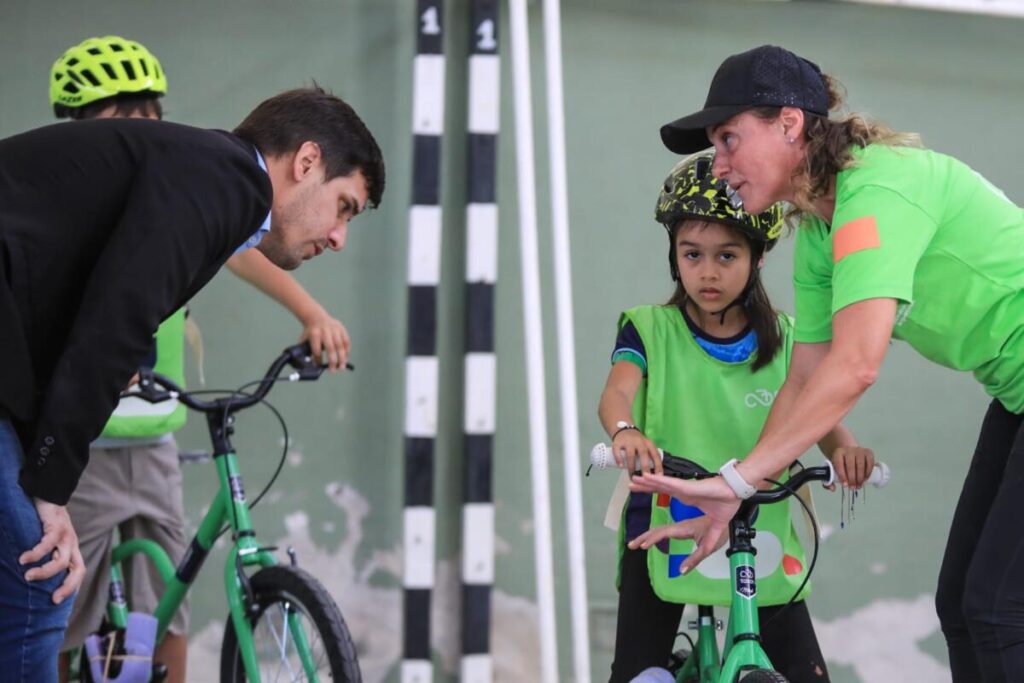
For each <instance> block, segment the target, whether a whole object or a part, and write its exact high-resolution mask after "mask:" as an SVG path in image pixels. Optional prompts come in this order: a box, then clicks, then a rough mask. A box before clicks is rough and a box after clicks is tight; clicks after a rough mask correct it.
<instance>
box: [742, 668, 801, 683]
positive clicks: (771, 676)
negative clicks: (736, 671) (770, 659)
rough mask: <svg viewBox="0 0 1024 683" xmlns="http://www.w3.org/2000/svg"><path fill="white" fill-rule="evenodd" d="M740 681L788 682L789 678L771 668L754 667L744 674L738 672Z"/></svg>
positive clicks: (757, 682) (747, 682)
mask: <svg viewBox="0 0 1024 683" xmlns="http://www.w3.org/2000/svg"><path fill="white" fill-rule="evenodd" d="M739 680H740V681H741V683H789V679H787V678H786V677H785V676H783V675H782V674H780V673H779V672H778V671H772V670H771V669H754V670H753V671H750V672H749V673H747V675H746V676H744V675H742V674H740V678H739Z"/></svg>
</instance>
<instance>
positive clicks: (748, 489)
mask: <svg viewBox="0 0 1024 683" xmlns="http://www.w3.org/2000/svg"><path fill="white" fill-rule="evenodd" d="M737 462H738V461H737V460H736V458H733V459H732V460H730V461H729V462H727V463H725V464H724V465H722V467H721V468H720V469H719V470H718V473H719V474H721V475H722V479H725V483H726V484H728V485H729V488H731V489H732V492H733V493H735V494H736V497H737V498H739V499H740V500H746V499H747V498H750V497H751V496H752V495H754V494H755V493H757V488H755V487H753V486H751V485H750V484H748V483H747V480H746V479H744V478H743V477H742V475H740V473H739V472H737V471H736V463H737Z"/></svg>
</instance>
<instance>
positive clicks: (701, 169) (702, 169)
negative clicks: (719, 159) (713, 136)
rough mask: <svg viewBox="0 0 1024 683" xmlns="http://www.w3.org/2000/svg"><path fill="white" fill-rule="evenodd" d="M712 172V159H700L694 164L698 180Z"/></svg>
mask: <svg viewBox="0 0 1024 683" xmlns="http://www.w3.org/2000/svg"><path fill="white" fill-rule="evenodd" d="M710 172H711V159H698V160H697V163H696V164H695V165H694V173H695V174H696V176H697V179H698V180H703V179H704V178H705V177H706V176H707V175H708V174H709V173H710Z"/></svg>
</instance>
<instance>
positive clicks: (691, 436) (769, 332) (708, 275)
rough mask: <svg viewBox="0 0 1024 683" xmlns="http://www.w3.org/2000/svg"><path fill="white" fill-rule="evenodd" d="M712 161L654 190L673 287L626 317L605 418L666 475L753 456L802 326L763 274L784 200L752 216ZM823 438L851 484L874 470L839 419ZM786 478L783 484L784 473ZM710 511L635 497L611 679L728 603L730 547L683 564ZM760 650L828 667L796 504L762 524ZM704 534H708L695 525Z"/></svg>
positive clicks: (620, 446)
mask: <svg viewBox="0 0 1024 683" xmlns="http://www.w3.org/2000/svg"><path fill="white" fill-rule="evenodd" d="M713 161H714V159H713V155H712V154H711V153H710V152H702V153H698V154H695V155H693V156H691V157H689V158H687V159H685V160H684V161H682V162H680V163H679V164H678V165H677V166H676V167H675V168H673V169H672V172H671V173H670V174H669V176H668V178H667V179H666V180H665V184H664V187H663V188H662V191H661V194H660V196H659V198H658V205H657V211H656V218H657V220H658V222H659V223H661V224H662V225H664V226H665V228H666V230H667V231H668V235H669V240H670V242H669V245H670V246H669V268H670V271H671V274H672V279H673V280H674V281H675V283H676V289H675V293H674V294H673V295H672V298H671V299H670V300H669V302H668V303H667V304H665V305H662V306H639V307H637V308H632V309H630V310H628V311H626V312H625V313H623V314H622V317H621V318H620V320H619V334H618V338H617V340H616V345H615V351H614V353H613V355H612V369H611V372H610V373H609V375H608V381H607V383H606V385H605V389H604V392H603V394H602V395H601V403H600V407H599V411H598V412H599V415H600V417H601V422H602V424H603V426H604V428H605V430H607V432H608V434H609V436H610V437H611V438H612V450H613V452H614V454H615V457H616V459H617V460H619V462H620V464H621V465H624V466H626V467H627V468H628V471H633V470H634V467H635V466H636V465H638V464H639V466H640V467H641V468H642V469H645V470H653V471H654V472H658V473H660V471H661V460H660V457H659V455H658V448H662V449H664V450H666V451H668V452H670V453H673V454H676V455H680V456H683V457H686V458H689V459H691V460H693V461H695V462H698V463H700V464H701V465H703V466H704V467H705V468H707V469H708V470H711V471H714V470H717V469H719V468H720V467H722V465H724V464H725V463H726V462H727V461H728V460H730V459H731V458H734V457H736V456H737V455H742V454H744V453H747V452H748V451H749V450H750V448H751V447H752V446H753V444H754V443H756V442H757V438H758V435H759V434H760V432H761V428H762V427H763V426H764V422H765V420H766V419H767V417H768V412H769V410H770V409H771V405H772V402H773V400H774V398H775V394H776V393H777V392H778V390H779V387H780V386H782V383H783V381H784V380H785V377H786V371H787V369H788V366H789V360H790V355H791V352H792V346H793V339H792V331H793V322H792V320H790V318H788V317H787V316H786V315H784V314H780V313H777V312H776V311H775V310H774V309H773V308H772V306H771V303H770V302H769V300H768V296H767V293H766V292H765V289H764V286H763V285H762V283H761V280H760V277H759V271H760V268H761V266H762V265H763V259H764V254H765V253H766V252H767V251H768V250H769V249H771V248H772V246H774V244H775V242H776V240H777V239H778V237H779V235H780V233H781V231H782V224H783V210H782V207H781V205H779V204H775V205H772V206H770V207H769V208H768V209H766V210H765V211H764V212H762V213H759V214H756V215H751V214H749V213H746V212H745V211H743V210H742V208H741V207H740V206H738V204H739V202H736V204H734V203H733V202H732V201H731V198H730V196H729V195H730V194H731V193H729V192H728V190H727V187H726V185H725V184H724V183H721V182H719V181H717V180H716V179H715V178H714V176H713V175H712V174H711V166H712V163H713ZM819 446H820V447H821V450H822V451H823V452H824V453H825V454H826V455H827V456H828V457H829V458H830V459H831V460H832V461H833V463H834V464H835V465H836V469H837V474H838V478H839V480H840V482H841V483H843V484H844V485H849V486H851V487H854V488H857V487H859V486H860V485H861V484H862V483H863V481H864V480H865V479H866V477H867V474H868V473H869V472H870V471H871V468H872V466H873V465H874V457H873V455H872V453H871V451H870V450H868V449H865V448H860V447H858V446H857V443H856V441H855V440H854V438H853V436H852V435H851V434H850V432H849V431H848V430H846V428H845V427H843V426H842V425H839V426H838V427H837V428H836V429H834V430H833V431H832V432H830V433H829V434H828V435H827V436H826V437H825V438H824V439H822V441H821V442H820V444H819ZM781 478H783V479H784V478H785V475H782V476H781ZM701 515H702V513H701V512H700V510H698V509H697V508H693V507H689V506H687V505H685V504H683V503H682V502H680V501H679V500H676V499H672V498H670V497H669V496H657V497H652V496H651V495H650V494H644V493H632V494H630V497H629V500H628V502H627V503H626V506H625V509H624V514H623V521H624V524H622V525H621V526H620V552H621V563H620V572H619V608H618V625H617V629H616V643H615V659H614V661H613V663H612V675H611V681H612V683H617V682H619V681H629V680H631V679H632V678H633V677H634V676H636V675H637V674H639V673H640V672H641V671H643V670H645V669H647V668H649V667H659V666H665V665H666V663H667V662H668V660H669V655H670V654H671V652H672V647H673V643H674V641H675V637H676V633H677V630H678V626H679V619H680V616H681V614H682V610H683V606H684V604H687V603H690V604H702V605H728V604H729V580H728V576H729V573H728V560H727V559H726V557H725V554H724V552H721V551H720V552H719V553H717V554H716V555H714V556H712V557H709V558H708V559H706V560H705V561H704V562H703V563H701V564H700V565H699V566H698V567H697V568H696V569H695V570H694V571H692V572H684V571H682V569H681V568H682V564H683V562H684V561H685V560H686V558H687V557H688V556H689V554H690V552H692V549H693V546H694V541H693V540H692V539H693V535H694V534H693V529H694V527H695V526H696V528H698V529H699V528H700V522H699V520H698V521H697V522H690V523H689V524H686V525H683V524H682V523H683V522H684V521H686V520H694V519H696V518H699V517H700V516H701ZM755 526H756V528H757V532H758V533H757V539H756V541H755V545H756V546H757V549H758V555H757V562H758V599H759V602H760V604H761V605H762V607H761V609H760V622H761V624H762V625H763V626H764V628H763V632H762V638H763V645H764V648H765V651H766V653H767V654H768V657H769V659H770V660H771V661H772V663H773V665H774V666H775V667H776V668H777V669H778V670H779V671H780V672H781V673H783V674H784V675H785V676H786V677H787V678H788V679H789V680H790V681H792V682H794V683H799V682H802V681H815V682H821V681H827V680H828V672H827V670H826V667H825V660H824V658H823V657H822V654H821V649H820V647H819V646H818V641H817V638H816V636H815V634H814V629H813V627H812V625H811V618H810V615H809V613H808V611H807V606H806V604H805V602H804V600H803V598H804V597H805V596H806V594H807V593H808V592H809V590H810V587H809V584H808V585H807V586H806V587H805V588H804V590H803V592H802V593H801V595H800V599H799V600H798V601H797V602H795V603H794V604H793V605H792V606H791V607H789V608H788V609H787V608H784V607H782V605H785V604H786V603H787V602H789V600H790V598H791V597H792V596H793V594H794V593H795V592H796V591H797V590H799V589H800V585H801V584H802V583H803V581H804V579H805V577H806V572H807V560H806V557H805V554H804V551H803V549H802V548H801V546H800V543H799V540H798V538H797V536H796V533H795V531H794V529H793V524H792V521H791V519H790V514H789V506H788V505H765V506H762V508H761V510H760V515H759V518H758V521H757V524H756V525H755ZM698 534H699V531H698Z"/></svg>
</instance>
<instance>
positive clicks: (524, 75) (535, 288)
mask: <svg viewBox="0 0 1024 683" xmlns="http://www.w3.org/2000/svg"><path fill="white" fill-rule="evenodd" d="M509 10H510V11H509V19H510V22H509V23H510V28H511V39H512V83H513V85H512V92H513V93H514V97H515V130H516V176H517V181H518V187H517V189H518V194H519V238H520V240H519V245H520V258H521V260H522V271H523V326H524V331H523V332H524V335H523V336H524V339H525V346H526V349H525V351H526V363H525V365H526V380H527V396H528V400H529V419H530V469H531V475H532V481H533V526H534V529H533V532H534V555H535V562H536V573H537V612H538V615H539V619H540V630H539V633H538V635H539V636H540V665H541V681H542V682H543V683H556V681H557V680H558V643H557V631H556V628H555V590H554V563H553V561H552V557H551V555H552V552H551V498H550V497H551V493H550V486H549V483H548V423H547V405H546V403H545V400H544V346H543V329H542V327H541V303H540V265H539V260H540V259H539V253H538V250H537V198H536V195H535V183H536V179H535V178H534V159H533V98H532V96H531V89H530V88H531V86H530V38H529V26H528V25H527V16H526V0H509Z"/></svg>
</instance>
